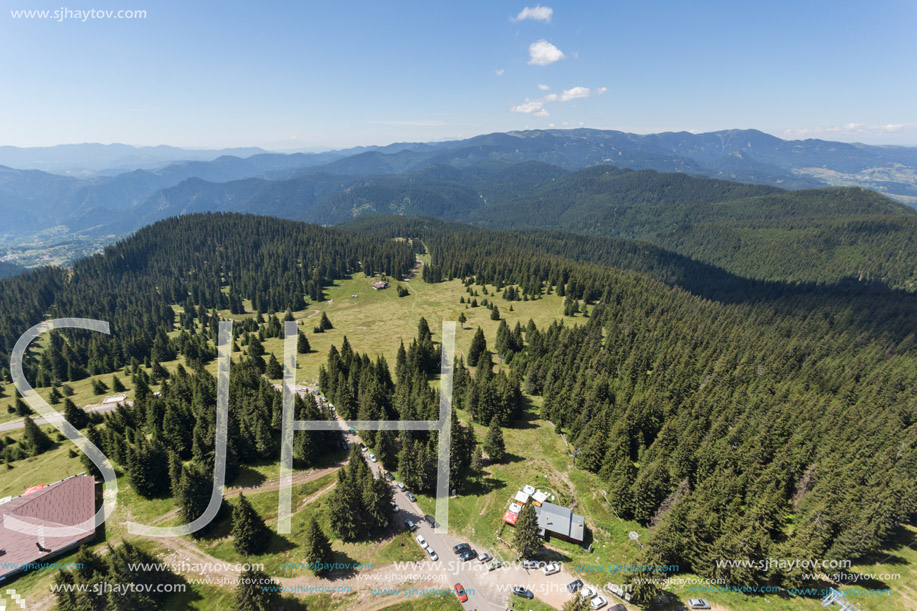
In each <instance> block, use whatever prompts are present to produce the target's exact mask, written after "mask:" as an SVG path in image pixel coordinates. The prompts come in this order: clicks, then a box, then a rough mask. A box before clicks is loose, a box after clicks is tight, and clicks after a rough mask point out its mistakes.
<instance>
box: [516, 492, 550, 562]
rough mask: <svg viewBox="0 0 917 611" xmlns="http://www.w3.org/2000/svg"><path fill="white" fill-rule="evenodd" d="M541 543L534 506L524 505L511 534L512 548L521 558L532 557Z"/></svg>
mask: <svg viewBox="0 0 917 611" xmlns="http://www.w3.org/2000/svg"><path fill="white" fill-rule="evenodd" d="M542 545H543V543H542V541H541V537H539V536H538V516H537V515H535V506H534V505H532V504H531V503H526V504H525V505H524V506H523V507H522V511H520V512H519V517H518V518H517V519H516V527H515V532H513V548H515V550H516V551H517V552H519V555H520V556H522V557H523V558H526V557H528V556H532V555H534V554H536V553H538V551H539V550H540V549H541V547H542Z"/></svg>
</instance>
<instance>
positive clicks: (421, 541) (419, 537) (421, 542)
mask: <svg viewBox="0 0 917 611" xmlns="http://www.w3.org/2000/svg"><path fill="white" fill-rule="evenodd" d="M414 538H415V539H417V543H418V544H419V545H420V547H422V548H424V549H427V540H426V539H424V538H423V535H417V536H416V537H414Z"/></svg>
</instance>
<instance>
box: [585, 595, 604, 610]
mask: <svg viewBox="0 0 917 611" xmlns="http://www.w3.org/2000/svg"><path fill="white" fill-rule="evenodd" d="M607 604H608V601H607V600H605V599H604V598H603V597H601V596H596V597H595V598H593V599H592V602H591V603H589V606H590V607H592V608H593V609H601V608H602V607H604V606H605V605H607Z"/></svg>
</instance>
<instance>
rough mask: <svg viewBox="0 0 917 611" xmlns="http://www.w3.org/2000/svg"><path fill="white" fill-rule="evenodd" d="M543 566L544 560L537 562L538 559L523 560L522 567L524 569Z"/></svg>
mask: <svg viewBox="0 0 917 611" xmlns="http://www.w3.org/2000/svg"><path fill="white" fill-rule="evenodd" d="M542 566H544V562H539V561H538V560H523V561H522V568H524V569H537V568H540V567H542Z"/></svg>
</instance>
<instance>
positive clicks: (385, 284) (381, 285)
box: [373, 281, 388, 289]
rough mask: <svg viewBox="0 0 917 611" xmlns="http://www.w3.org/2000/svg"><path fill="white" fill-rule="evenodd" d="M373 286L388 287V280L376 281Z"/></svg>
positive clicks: (375, 287)
mask: <svg viewBox="0 0 917 611" xmlns="http://www.w3.org/2000/svg"><path fill="white" fill-rule="evenodd" d="M373 288H374V289H384V288H388V282H384V281H383V282H376V283H375V284H373Z"/></svg>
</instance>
